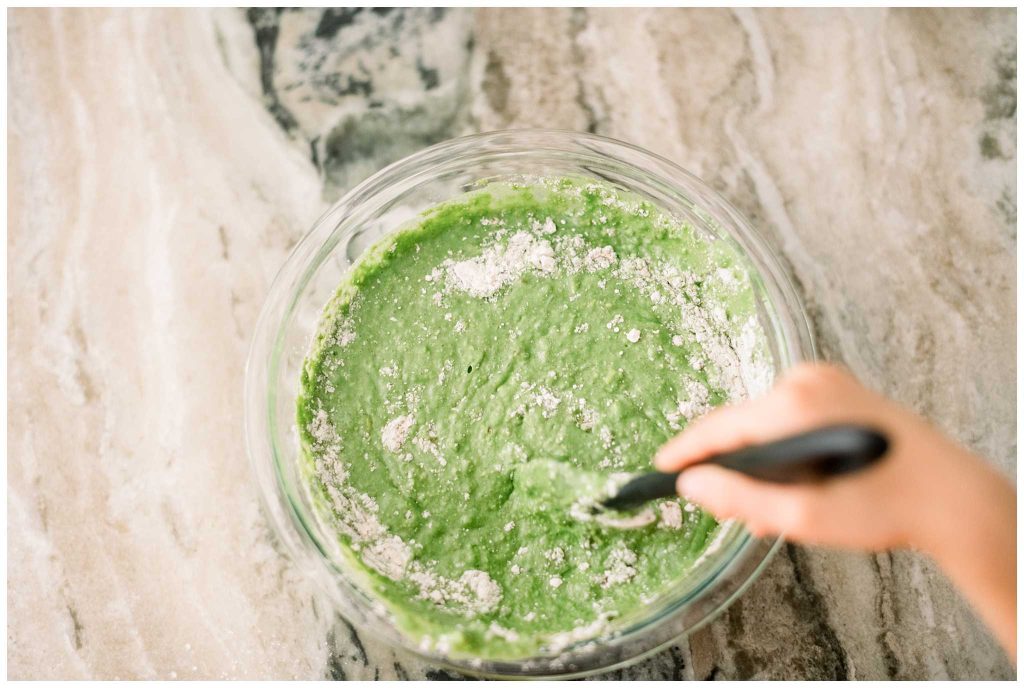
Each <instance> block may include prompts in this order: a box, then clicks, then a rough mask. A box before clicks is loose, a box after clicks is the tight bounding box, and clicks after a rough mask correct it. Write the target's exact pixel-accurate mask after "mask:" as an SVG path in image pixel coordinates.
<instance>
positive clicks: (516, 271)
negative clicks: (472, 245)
mask: <svg viewBox="0 0 1024 688" xmlns="http://www.w3.org/2000/svg"><path fill="white" fill-rule="evenodd" d="M445 267H446V268H447V270H446V275H447V277H448V284H449V286H450V287H452V288H453V289H457V290H459V291H464V292H466V293H467V294H469V295H470V296H476V297H479V298H486V297H488V296H493V295H494V294H495V293H496V292H497V291H498V290H499V289H501V288H502V287H504V286H505V285H506V284H509V283H511V282H514V281H515V280H517V279H519V277H520V276H521V275H522V274H523V273H524V272H526V271H527V270H531V269H532V270H539V271H540V272H543V273H551V272H554V270H555V251H554V249H553V248H551V244H550V243H549V242H547V241H546V240H544V239H538V238H536V237H534V236H533V235H532V234H530V233H529V232H516V233H515V234H513V235H512V238H511V239H509V241H508V244H507V245H505V246H500V245H495V246H491V247H489V248H487V249H485V250H484V252H483V253H482V254H480V255H479V256H478V257H476V258H469V259H467V260H460V261H457V262H451V261H445Z"/></svg>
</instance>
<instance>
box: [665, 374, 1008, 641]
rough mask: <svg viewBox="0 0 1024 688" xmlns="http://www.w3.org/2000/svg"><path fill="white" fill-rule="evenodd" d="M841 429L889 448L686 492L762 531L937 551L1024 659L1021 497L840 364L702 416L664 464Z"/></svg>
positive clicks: (733, 475) (722, 475) (717, 480)
mask: <svg viewBox="0 0 1024 688" xmlns="http://www.w3.org/2000/svg"><path fill="white" fill-rule="evenodd" d="M838 423H856V424H861V425H865V426H869V427H873V428H874V429H876V430H879V431H881V432H882V433H883V434H885V435H886V436H887V437H888V439H889V451H888V453H887V454H886V455H885V456H884V457H883V458H882V460H881V461H879V462H878V463H876V464H875V465H873V466H870V467H868V468H866V469H864V470H863V471H861V472H859V473H853V474H849V475H843V476H838V477H835V478H832V479H830V480H827V481H824V482H821V483H816V484H798V485H780V484H776V483H770V482H764V481H759V480H755V479H753V478H750V477H748V476H746V475H743V474H741V473H737V472H735V471H730V470H729V469H726V468H721V467H719V466H712V465H702V466H693V467H692V468H689V469H687V470H685V471H683V472H682V473H681V474H680V476H679V481H678V483H677V489H678V491H679V494H680V495H682V496H684V497H686V498H687V499H689V500H692V501H694V502H696V503H698V504H700V505H701V506H703V507H704V508H705V509H707V510H708V511H710V512H711V513H712V514H714V515H715V516H716V517H718V518H720V519H725V518H736V519H739V520H740V521H743V522H744V523H745V524H746V526H747V528H748V529H749V530H750V531H751V532H753V533H754V534H755V535H769V534H784V535H785V536H786V537H787V538H788V539H791V540H795V541H798V542H803V543H808V544H820V545H830V546H833V547H842V548H848V549H860V550H881V549H889V548H894V547H905V546H913V547H917V548H920V549H922V550H924V551H925V552H926V553H928V554H930V555H931V556H932V557H933V558H934V559H935V560H936V561H937V562H938V564H939V566H940V567H941V568H942V569H943V570H944V571H945V572H946V573H947V574H948V575H949V576H950V578H951V579H952V580H953V582H954V583H955V584H956V585H957V586H958V587H959V588H960V589H961V591H962V592H963V593H964V594H965V595H966V597H967V598H968V599H969V600H970V601H971V603H972V604H973V605H974V607H975V609H976V610H977V611H978V612H979V613H980V614H981V616H982V618H984V619H985V621H986V622H987V623H988V624H989V626H990V628H991V629H992V630H993V632H994V633H995V635H996V636H997V637H998V638H999V640H1000V642H1001V643H1002V645H1003V647H1004V648H1005V649H1006V651H1007V652H1008V653H1009V655H1010V656H1011V657H1012V658H1013V659H1014V661H1016V655H1017V653H1016V647H1017V624H1016V608H1017V588H1016V580H1017V563H1016V562H1017V557H1016V541H1017V532H1016V512H1017V497H1016V493H1015V491H1014V489H1013V487H1012V486H1011V485H1010V483H1009V482H1008V481H1007V480H1006V479H1005V478H1003V477H1002V476H1001V475H999V473H998V472H996V471H995V470H994V469H993V468H991V467H990V466H989V465H988V464H987V463H985V461H983V460H982V459H981V458H979V457H977V456H975V455H974V454H972V453H970V452H969V451H967V450H966V449H964V448H963V447H961V446H960V445H958V444H957V443H955V442H954V441H953V440H951V439H949V438H948V437H946V436H945V435H944V434H943V433H941V432H940V431H939V430H937V429H936V428H934V427H933V426H931V425H930V424H929V423H928V422H927V421H925V420H924V419H923V418H920V417H919V416H917V415H915V414H914V413H912V412H910V411H908V410H906V409H904V408H902V407H901V406H899V405H897V404H895V403H894V402H892V401H890V400H888V399H886V398H885V397H883V396H881V395H879V394H876V393H874V392H872V391H870V390H868V389H866V388H865V387H864V386H862V385H861V384H860V383H859V382H857V380H855V379H854V378H853V377H852V376H851V375H850V374H849V373H847V372H845V371H843V370H842V369H840V368H837V367H835V366H828V365H801V366H798V367H795V368H793V369H792V370H791V371H789V372H787V373H786V374H785V375H784V376H783V377H782V379H781V380H779V382H778V383H777V384H776V385H775V387H774V388H773V389H772V391H771V392H770V393H768V394H767V395H765V396H764V397H760V398H758V399H754V400H752V401H748V402H744V403H742V404H737V405H735V406H726V407H722V408H719V409H716V410H715V411H712V412H711V413H709V414H708V415H706V416H704V417H702V418H700V419H699V420H697V421H695V422H694V423H693V424H691V425H690V426H688V427H687V428H686V430H685V431H684V432H683V433H682V434H681V435H679V436H677V437H676V438H674V439H673V440H671V441H669V442H668V443H667V444H666V445H665V446H664V447H662V448H661V450H660V451H659V452H658V454H657V456H656V457H655V466H656V467H657V468H658V469H659V470H662V471H677V470H680V469H682V468H684V467H686V466H690V465H692V464H694V463H696V462H699V461H700V460H701V459H703V458H705V457H707V456H709V455H711V454H716V453H719V452H724V451H730V450H734V449H739V448H740V447H743V446H745V445H748V444H754V443H762V442H768V441H771V440H776V439H780V438H782V437H784V436H786V435H791V434H796V433H800V432H804V431H808V430H812V429H814V428H818V427H822V426H826V425H833V424H838Z"/></svg>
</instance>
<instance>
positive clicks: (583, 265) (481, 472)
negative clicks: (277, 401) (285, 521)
mask: <svg viewBox="0 0 1024 688" xmlns="http://www.w3.org/2000/svg"><path fill="white" fill-rule="evenodd" d="M771 375H772V369H771V366H770V364H769V363H768V362H767V358H766V353H765V346H764V334H763V331H762V330H761V327H760V325H759V321H758V320H757V318H756V317H755V302H754V297H753V294H752V291H751V287H750V282H749V278H748V275H747V274H746V272H745V271H744V269H743V268H742V266H741V264H740V263H739V259H738V254H737V252H736V250H735V249H734V248H733V247H732V246H731V245H730V244H727V243H725V242H721V241H709V240H708V239H706V238H704V237H703V236H702V235H699V234H698V233H697V232H696V231H695V230H694V229H693V228H692V227H691V226H690V225H688V224H686V223H682V222H678V221H676V220H673V219H670V218H669V217H667V216H666V215H665V214H663V213H662V212H660V211H659V210H658V209H657V208H656V207H654V206H652V205H650V204H649V203H647V202H644V201H641V200H639V199H637V198H635V197H633V196H629V195H626V194H624V193H620V192H616V191H615V190H614V189H612V187H610V186H607V185H604V184H598V183H596V182H592V181H590V180H571V179H554V180H552V179H537V180H531V181H524V182H522V183H518V184H512V183H509V184H492V185H490V186H486V187H484V188H482V189H481V190H479V191H476V192H473V193H471V194H467V195H466V196H464V197H461V198H458V199H456V200H454V201H451V202H448V203H445V204H443V205H440V206H437V207H435V208H433V209H432V210H430V211H428V212H427V213H425V214H424V215H423V216H421V217H420V218H418V219H417V221H416V223H414V224H411V225H409V226H407V227H405V228H403V229H401V230H399V231H397V232H395V233H394V234H392V235H391V236H389V237H387V238H386V239H384V240H383V241H381V242H380V243H379V244H378V245H376V246H374V247H373V248H372V249H370V250H369V251H368V252H367V253H366V254H365V255H364V256H363V257H362V258H361V259H360V261H359V262H358V263H357V265H355V266H354V267H353V268H352V269H351V270H350V272H349V273H348V275H347V277H346V279H345V281H344V282H343V284H342V285H341V286H340V288H339V289H338V292H337V294H336V296H335V297H334V299H333V300H332V301H331V302H330V303H329V304H328V305H327V307H326V309H325V312H324V315H323V320H322V322H321V325H320V330H319V333H318V336H317V339H316V342H315V343H314V345H313V348H312V350H311V352H310V354H309V356H308V358H307V360H306V364H305V369H304V372H303V376H302V382H301V390H300V395H299V402H298V419H299V428H300V437H301V443H302V447H303V455H304V456H305V457H306V459H307V465H306V466H305V472H306V475H307V476H308V481H309V485H310V491H311V493H312V494H313V495H314V497H315V499H316V501H317V503H318V506H319V508H320V509H321V511H322V515H323V517H324V518H326V519H328V520H329V522H330V523H331V525H332V527H333V528H335V529H336V530H337V533H338V538H339V540H340V542H341V543H342V546H343V547H344V548H345V550H346V551H347V552H349V553H350V554H351V557H350V558H351V562H350V565H351V566H352V568H353V571H354V572H356V571H359V572H361V574H362V577H363V579H364V581H365V582H366V584H367V585H369V586H370V588H371V589H372V591H373V594H374V595H376V596H377V597H379V598H380V599H381V600H382V601H383V602H384V603H385V605H386V607H387V609H388V610H389V612H390V613H391V615H392V616H393V617H394V619H395V623H396V624H397V625H398V626H399V628H401V629H402V630H403V631H404V632H406V633H408V634H410V635H411V636H413V637H414V638H416V639H418V641H419V642H420V643H421V646H422V647H423V648H424V649H436V650H440V651H444V652H448V653H452V654H459V655H472V656H477V657H486V658H515V657H523V656H528V655H531V654H536V653H538V652H559V651H561V650H563V649H565V648H566V647H569V646H571V645H572V644H574V643H577V642H580V641H586V640H588V639H590V638H593V637H595V636H598V635H600V633H601V632H602V631H604V630H605V629H606V628H607V627H608V625H609V624H610V623H612V622H613V620H614V619H617V618H619V619H621V618H623V617H629V616H630V615H636V614H640V613H642V609H643V606H644V604H645V602H648V601H650V600H652V599H654V598H655V597H657V596H658V595H659V594H660V593H662V592H664V591H665V590H666V589H667V588H669V587H671V586H672V585H673V584H674V583H676V582H678V581H679V580H681V579H682V578H683V577H685V576H686V574H687V571H688V569H689V568H690V567H691V566H692V565H693V563H694V561H695V560H696V558H697V557H698V556H699V555H700V554H701V552H702V551H703V550H704V548H705V547H706V545H707V544H708V542H709V541H710V540H711V539H712V538H713V537H714V535H715V532H716V529H717V528H718V525H717V524H716V522H715V521H714V520H713V519H712V518H711V517H710V516H709V515H707V514H704V513H703V512H701V511H700V510H699V509H695V508H694V507H693V506H692V505H688V504H686V503H685V502H683V501H681V500H665V501H663V502H662V503H660V504H655V505H653V506H651V507H649V508H647V509H645V510H643V511H640V512H639V513H636V514H629V515H626V516H625V517H623V519H624V521H623V522H617V521H616V520H615V519H614V518H613V517H612V516H611V515H609V514H600V515H598V516H597V517H596V518H595V517H594V516H593V515H592V513H591V512H590V510H588V509H587V503H588V500H589V502H592V501H593V500H594V499H596V498H597V496H598V495H599V494H601V493H602V490H605V489H606V488H607V486H608V484H609V481H610V480H613V479H615V478H616V477H621V474H624V473H626V474H628V473H632V472H638V471H647V470H650V469H651V457H652V455H653V454H654V452H655V450H656V449H657V448H658V447H659V446H660V445H661V444H662V443H663V442H664V441H665V440H667V439H668V438H669V437H671V436H672V435H674V434H675V433H676V432H678V431H679V430H680V429H682V428H683V427H685V425H686V423H687V422H688V421H689V420H691V419H693V418H695V417H697V416H699V415H701V414H703V413H705V412H706V411H707V410H709V409H710V408H711V407H713V406H715V405H718V404H721V403H724V402H726V401H729V400H737V399H740V398H744V397H746V396H748V395H750V394H753V393H756V392H758V391H760V390H761V389H763V388H765V387H766V386H767V385H768V383H769V381H770V379H771Z"/></svg>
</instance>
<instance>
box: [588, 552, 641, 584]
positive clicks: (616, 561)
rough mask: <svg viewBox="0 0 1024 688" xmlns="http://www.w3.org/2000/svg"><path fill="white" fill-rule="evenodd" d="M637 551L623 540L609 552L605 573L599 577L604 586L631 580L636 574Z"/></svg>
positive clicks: (598, 579) (599, 581)
mask: <svg viewBox="0 0 1024 688" xmlns="http://www.w3.org/2000/svg"><path fill="white" fill-rule="evenodd" d="M635 563H636V552H634V551H633V550H631V549H629V548H628V547H626V545H624V544H622V543H621V542H620V543H619V544H617V545H616V546H615V548H614V549H612V551H611V552H609V553H608V564H607V568H606V569H605V571H604V573H602V574H601V575H600V576H598V577H597V582H598V583H600V584H601V587H602V588H610V587H611V586H613V585H619V584H621V583H625V582H627V581H629V580H630V579H631V578H632V577H633V576H635V575H636V568H635V567H634V566H633V564H635Z"/></svg>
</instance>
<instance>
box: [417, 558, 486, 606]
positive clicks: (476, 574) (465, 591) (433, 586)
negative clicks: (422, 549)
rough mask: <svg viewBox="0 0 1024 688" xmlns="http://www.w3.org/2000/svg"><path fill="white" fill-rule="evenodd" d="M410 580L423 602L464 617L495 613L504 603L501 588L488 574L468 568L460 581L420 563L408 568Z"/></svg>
mask: <svg viewBox="0 0 1024 688" xmlns="http://www.w3.org/2000/svg"><path fill="white" fill-rule="evenodd" d="M409 568H410V573H409V576H408V577H409V580H411V581H412V582H413V583H415V584H416V585H417V586H419V588H420V594H419V595H418V597H419V598H420V599H426V600H430V601H431V602H433V603H434V604H437V605H443V606H450V607H454V608H456V609H458V610H460V611H461V612H462V613H463V614H464V615H465V616H477V615H479V614H486V613H488V612H491V611H494V609H495V608H497V606H498V604H499V603H500V602H501V587H500V586H499V585H498V584H497V583H495V582H494V579H493V578H491V577H490V576H489V575H487V573H486V572H485V571H478V570H476V569H469V570H468V571H464V572H463V574H462V576H460V577H459V579H458V580H452V579H450V578H445V577H444V576H440V575H438V574H436V573H433V572H431V571H428V570H427V569H426V568H424V567H423V566H422V565H421V564H419V563H418V562H413V564H412V565H411V566H410V567H409Z"/></svg>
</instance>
